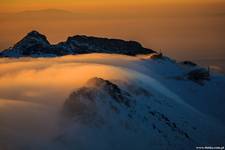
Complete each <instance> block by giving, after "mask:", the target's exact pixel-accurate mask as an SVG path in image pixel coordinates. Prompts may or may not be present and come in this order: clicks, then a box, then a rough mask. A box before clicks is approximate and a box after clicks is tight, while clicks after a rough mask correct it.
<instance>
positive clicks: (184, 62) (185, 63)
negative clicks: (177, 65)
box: [181, 61, 197, 67]
mask: <svg viewBox="0 0 225 150" xmlns="http://www.w3.org/2000/svg"><path fill="white" fill-rule="evenodd" d="M181 64H183V65H187V66H193V67H194V66H197V64H196V63H193V62H192V61H182V62H181Z"/></svg>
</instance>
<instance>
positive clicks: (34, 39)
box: [14, 31, 50, 47]
mask: <svg viewBox="0 0 225 150" xmlns="http://www.w3.org/2000/svg"><path fill="white" fill-rule="evenodd" d="M36 43H40V44H47V45H50V43H49V42H48V40H47V38H46V36H45V35H43V34H40V33H39V32H37V31H31V32H29V33H28V34H27V35H26V36H25V37H24V38H23V39H22V40H21V41H19V42H18V43H17V44H16V45H15V46H14V47H21V46H26V45H27V46H28V45H29V44H36Z"/></svg>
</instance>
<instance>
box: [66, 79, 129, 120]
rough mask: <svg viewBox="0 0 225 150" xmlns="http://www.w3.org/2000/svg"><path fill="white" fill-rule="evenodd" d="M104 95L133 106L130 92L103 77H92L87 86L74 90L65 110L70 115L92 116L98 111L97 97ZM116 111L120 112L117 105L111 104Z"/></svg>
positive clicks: (119, 102)
mask: <svg viewBox="0 0 225 150" xmlns="http://www.w3.org/2000/svg"><path fill="white" fill-rule="evenodd" d="M101 94H102V95H104V96H105V97H104V99H109V98H111V99H112V100H115V101H116V103H118V104H119V105H123V106H126V107H128V108H129V107H131V101H130V100H129V94H128V93H126V92H125V91H122V90H121V89H120V88H119V87H118V86H117V85H116V84H114V83H112V82H110V81H108V80H104V79H101V78H92V79H90V80H89V81H88V82H87V84H86V86H85V87H82V88H80V89H78V90H77V91H75V92H73V93H72V94H71V95H70V96H69V98H68V99H67V100H66V101H65V104H64V112H65V113H66V114H67V115H69V116H73V115H76V116H79V115H82V116H83V115H84V116H90V115H94V114H95V113H96V110H97V108H96V103H97V102H96V99H98V98H99V95H101ZM111 109H112V111H114V112H119V110H118V109H117V108H116V106H114V105H112V104H111Z"/></svg>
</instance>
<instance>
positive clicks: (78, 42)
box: [65, 35, 154, 55]
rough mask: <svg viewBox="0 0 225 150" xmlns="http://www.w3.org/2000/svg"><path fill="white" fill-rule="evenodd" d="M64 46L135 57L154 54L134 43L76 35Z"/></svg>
mask: <svg viewBox="0 0 225 150" xmlns="http://www.w3.org/2000/svg"><path fill="white" fill-rule="evenodd" d="M65 44H67V45H70V46H72V47H76V48H79V49H80V50H81V51H82V50H88V51H93V52H105V53H112V52H114V53H118V54H127V55H136V54H137V53H142V54H149V53H152V52H154V51H153V50H151V49H146V48H144V47H142V45H141V44H140V43H138V42H136V41H124V40H120V39H108V38H99V37H93V36H85V35H76V36H73V37H69V38H68V39H67V41H66V42H65Z"/></svg>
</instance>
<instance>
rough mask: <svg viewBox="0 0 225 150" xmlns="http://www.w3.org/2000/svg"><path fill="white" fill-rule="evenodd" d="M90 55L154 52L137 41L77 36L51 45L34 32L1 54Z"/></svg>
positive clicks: (2, 55) (7, 55)
mask: <svg viewBox="0 0 225 150" xmlns="http://www.w3.org/2000/svg"><path fill="white" fill-rule="evenodd" d="M88 53H109V54H124V55H131V56H134V55H138V54H150V53H154V51H153V50H151V49H147V48H144V47H142V45H141V44H140V43H138V42H136V41H124V40H119V39H108V38H98V37H90V36H84V35H82V36H81V35H77V36H73V37H69V38H68V39H67V40H66V41H65V42H60V43H59V44H56V45H51V44H50V43H49V42H48V40H47V38H46V37H45V36H44V35H42V34H40V33H38V32H37V31H32V32H30V33H28V34H27V35H26V36H25V37H24V38H23V39H22V40H21V41H19V42H18V43H16V44H15V46H13V47H12V48H9V49H6V50H4V51H2V52H1V53H0V56H1V57H27V56H29V57H50V56H64V55H75V54H88Z"/></svg>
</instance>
